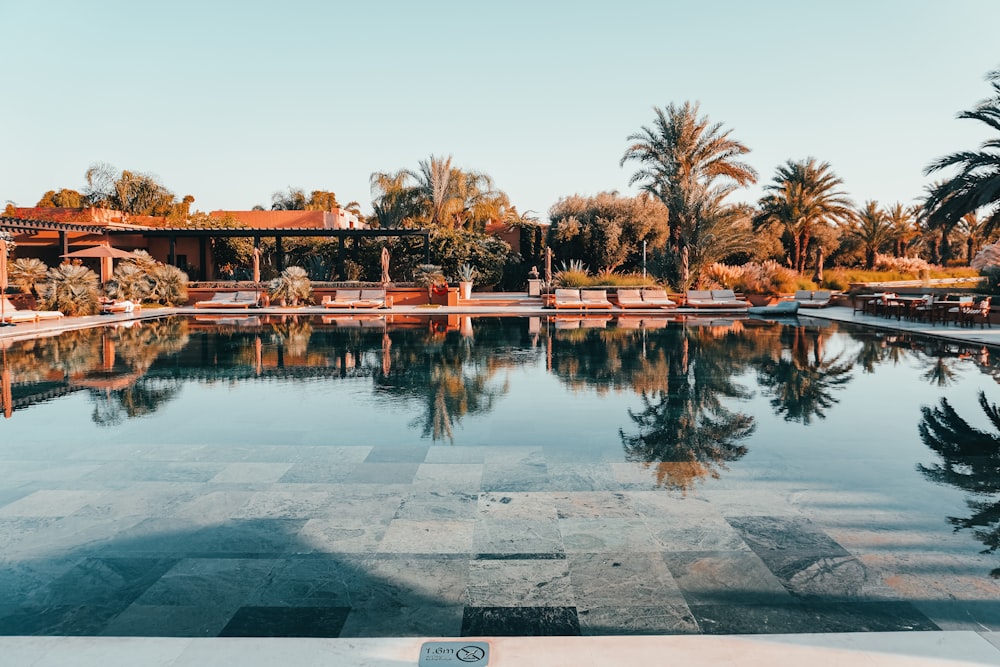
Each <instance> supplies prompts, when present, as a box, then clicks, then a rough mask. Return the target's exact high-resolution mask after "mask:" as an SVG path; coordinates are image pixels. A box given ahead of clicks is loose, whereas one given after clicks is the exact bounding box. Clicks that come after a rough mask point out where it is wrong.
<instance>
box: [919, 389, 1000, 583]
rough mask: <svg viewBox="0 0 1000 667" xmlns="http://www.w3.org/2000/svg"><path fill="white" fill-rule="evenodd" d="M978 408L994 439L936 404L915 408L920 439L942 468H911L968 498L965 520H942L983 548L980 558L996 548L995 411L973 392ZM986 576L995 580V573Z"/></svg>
mask: <svg viewBox="0 0 1000 667" xmlns="http://www.w3.org/2000/svg"><path fill="white" fill-rule="evenodd" d="M979 405H980V407H982V409H983V412H984V413H985V414H986V417H987V418H988V419H989V421H990V423H991V424H993V428H994V429H995V430H996V431H997V433H987V432H986V431H981V430H979V429H977V428H974V427H973V426H971V425H970V424H969V423H968V422H967V421H965V419H963V418H962V417H961V416H959V414H958V413H957V412H955V409H954V408H952V406H951V404H950V403H949V402H948V399H946V398H942V399H941V405H940V406H939V407H934V408H929V407H923V408H921V412H923V419H922V420H921V422H920V426H919V428H920V439H921V440H923V442H924V444H925V445H927V446H928V447H930V448H931V449H933V450H934V451H935V452H937V453H938V455H940V456H941V458H942V462H941V463H937V464H934V465H932V466H924V465H918V466H917V468H918V469H919V470H920V472H922V473H923V474H924V475H925V476H926V477H927V478H928V479H930V480H932V481H935V482H938V483H943V484H950V485H951V486H954V487H956V488H959V489H963V490H965V491H968V492H969V493H970V494H972V495H971V496H970V497H969V498H968V499H967V500H966V501H965V502H966V505H967V506H968V507H969V509H970V510H972V514H971V515H970V516H969V517H966V518H962V517H948V523H950V524H951V525H953V526H955V530H956V531H958V530H966V529H967V530H971V531H972V534H973V535H974V536H975V538H976V539H977V540H979V541H980V542H982V543H983V544H984V545H986V549H984V550H983V553H992V552H995V551H996V550H997V549H998V548H1000V409H998V408H997V405H996V404H995V403H993V404H991V403H989V401H987V400H986V394H985V393H984V392H979ZM992 575H993V576H994V577H997V578H1000V568H997V569H995V570H993V572H992Z"/></svg>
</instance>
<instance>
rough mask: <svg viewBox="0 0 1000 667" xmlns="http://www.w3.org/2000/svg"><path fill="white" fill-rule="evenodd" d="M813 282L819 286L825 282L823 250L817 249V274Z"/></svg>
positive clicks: (814, 275)
mask: <svg viewBox="0 0 1000 667" xmlns="http://www.w3.org/2000/svg"><path fill="white" fill-rule="evenodd" d="M813 282H814V283H816V284H817V285H819V284H821V283H822V282H823V248H817V249H816V273H815V274H813Z"/></svg>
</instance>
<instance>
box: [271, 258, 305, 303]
mask: <svg viewBox="0 0 1000 667" xmlns="http://www.w3.org/2000/svg"><path fill="white" fill-rule="evenodd" d="M311 299H312V283H311V282H310V280H309V274H308V273H306V270H305V269H303V268H302V267H301V266H290V267H288V268H287V269H285V270H284V271H282V272H281V275H279V276H278V277H277V278H275V279H274V280H272V281H271V301H272V302H275V303H280V302H282V301H284V302H285V303H287V304H289V305H291V306H297V305H299V302H300V301H302V302H307V301H309V300H311Z"/></svg>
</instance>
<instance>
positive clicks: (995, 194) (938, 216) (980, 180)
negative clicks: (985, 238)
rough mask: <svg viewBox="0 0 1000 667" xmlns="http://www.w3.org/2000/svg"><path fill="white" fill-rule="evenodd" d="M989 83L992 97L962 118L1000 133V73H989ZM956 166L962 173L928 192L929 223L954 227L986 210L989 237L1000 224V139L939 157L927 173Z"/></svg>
mask: <svg viewBox="0 0 1000 667" xmlns="http://www.w3.org/2000/svg"><path fill="white" fill-rule="evenodd" d="M986 80H987V81H989V82H990V85H991V87H992V88H993V94H992V96H991V97H988V98H986V99H985V100H983V101H981V102H979V104H977V105H976V107H975V108H973V109H971V110H969V111H963V112H961V113H959V114H958V117H959V118H962V119H970V120H978V121H980V122H983V123H985V124H986V125H987V126H989V127H990V128H991V129H992V130H995V131H997V132H1000V70H996V71H993V72H990V73H989V74H987V75H986ZM952 167H955V168H957V169H958V174H956V175H955V176H953V177H952V178H950V179H948V180H945V181H943V182H941V183H937V184H935V185H934V186H932V187H931V188H930V189H929V191H928V193H927V196H926V200H925V203H924V206H925V208H926V209H927V211H928V216H929V220H930V221H931V223H932V225H933V226H935V227H937V226H950V227H954V225H955V224H957V223H958V221H959V220H960V219H961V218H962V216H964V215H966V214H969V213H975V212H977V211H980V210H982V209H985V210H986V212H985V215H984V221H985V225H986V233H987V234H989V233H990V232H992V231H993V229H994V228H995V227H996V226H997V225H998V224H1000V136H997V137H994V138H992V139H987V140H986V141H984V142H983V143H982V144H981V145H980V149H979V150H978V151H961V152H959V153H952V154H951V155H946V156H944V157H942V158H938V159H937V160H935V161H934V162H932V163H931V164H930V165H928V167H927V168H926V169H925V170H924V173H925V174H932V173H936V172H938V171H942V170H944V169H948V168H952Z"/></svg>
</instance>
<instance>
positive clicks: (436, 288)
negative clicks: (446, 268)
mask: <svg viewBox="0 0 1000 667" xmlns="http://www.w3.org/2000/svg"><path fill="white" fill-rule="evenodd" d="M413 282H414V283H415V284H416V285H418V286H419V287H426V288H427V302H428V303H432V302H433V301H434V294H435V292H440V291H441V290H442V289H443V290H444V293H445V294H447V292H448V282H447V281H446V280H445V278H444V273H443V272H442V271H441V267H440V266H438V265H437V264H419V265H417V267H416V268H414V269H413Z"/></svg>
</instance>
